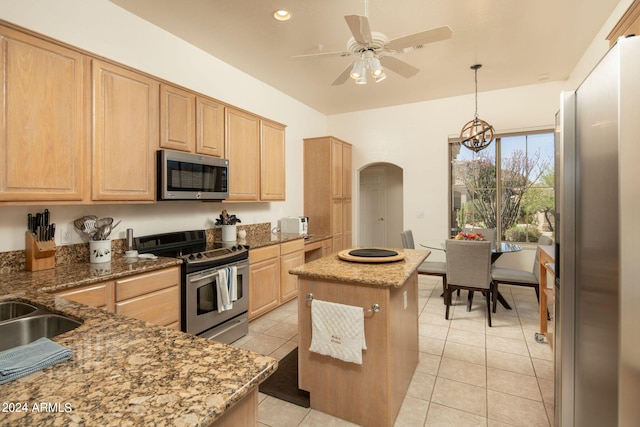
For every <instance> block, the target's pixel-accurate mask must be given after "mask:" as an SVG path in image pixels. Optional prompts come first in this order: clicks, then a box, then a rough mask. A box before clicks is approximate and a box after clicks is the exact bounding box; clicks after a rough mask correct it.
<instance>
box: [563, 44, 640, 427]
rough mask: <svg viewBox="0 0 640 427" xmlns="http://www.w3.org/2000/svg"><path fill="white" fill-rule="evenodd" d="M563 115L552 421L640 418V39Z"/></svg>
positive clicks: (607, 60) (591, 79)
mask: <svg viewBox="0 0 640 427" xmlns="http://www.w3.org/2000/svg"><path fill="white" fill-rule="evenodd" d="M556 122H557V123H556V124H557V128H556V130H557V132H556V191H557V194H556V221H557V223H556V227H557V228H556V245H557V246H556V281H555V286H556V303H555V336H554V340H555V346H554V349H555V354H554V356H555V426H556V427H558V426H563V427H569V426H576V427H590V426H594V427H604V426H606V427H611V426H625V427H626V426H640V37H633V38H631V37H630V38H625V39H620V40H619V41H618V42H617V43H616V45H615V46H614V47H612V48H611V49H610V50H609V52H608V53H607V54H606V55H605V57H604V58H603V59H602V60H601V61H600V63H599V64H598V65H597V66H596V68H595V69H594V70H593V71H592V72H591V73H590V74H589V76H588V77H587V78H586V79H585V81H584V82H583V83H582V84H581V85H580V86H579V87H578V89H576V91H575V92H565V93H563V94H562V97H561V109H560V112H559V113H558V116H557V118H556Z"/></svg>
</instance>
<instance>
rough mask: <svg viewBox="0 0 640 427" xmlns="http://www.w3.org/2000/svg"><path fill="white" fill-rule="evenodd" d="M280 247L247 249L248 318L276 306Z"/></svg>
mask: <svg viewBox="0 0 640 427" xmlns="http://www.w3.org/2000/svg"><path fill="white" fill-rule="evenodd" d="M279 256H280V247H279V246H278V245H274V246H267V247H264V248H258V249H251V250H250V251H249V320H251V319H253V318H255V317H258V316H260V315H261V314H264V313H266V312H268V311H270V310H273V309H274V308H276V307H277V306H278V304H279V300H280V259H279Z"/></svg>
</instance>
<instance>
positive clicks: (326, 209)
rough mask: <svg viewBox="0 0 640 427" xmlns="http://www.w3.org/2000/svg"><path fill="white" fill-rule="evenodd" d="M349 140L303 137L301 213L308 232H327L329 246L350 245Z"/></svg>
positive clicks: (334, 249) (327, 137) (350, 168)
mask: <svg viewBox="0 0 640 427" xmlns="http://www.w3.org/2000/svg"><path fill="white" fill-rule="evenodd" d="M351 151H352V146H351V144H349V143H347V142H345V141H341V140H339V139H338V138H335V137H331V136H326V137H320V138H306V139H305V140H304V213H305V215H307V216H308V217H309V234H323V235H327V236H331V243H332V248H331V249H330V250H332V251H333V252H338V251H340V250H342V249H343V248H348V247H351V244H352V231H351V229H352V226H351V221H352V219H351V214H352V209H351V206H352V203H351V195H352V193H353V192H352V189H351V186H352V184H351V170H352V167H351Z"/></svg>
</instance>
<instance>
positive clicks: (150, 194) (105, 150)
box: [92, 60, 159, 201]
mask: <svg viewBox="0 0 640 427" xmlns="http://www.w3.org/2000/svg"><path fill="white" fill-rule="evenodd" d="M158 86H159V84H158V82H156V81H155V80H153V79H150V78H148V77H146V76H143V75H142V74H138V73H135V72H133V71H130V70H127V69H125V68H122V67H118V66H116V65H112V64H109V63H106V62H102V61H97V60H94V61H93V96H94V99H93V109H94V114H95V119H94V130H93V185H92V197H93V200H100V201H102V200H112V201H117V200H123V201H153V200H155V176H156V174H155V161H154V159H155V155H156V154H155V153H156V150H157V149H158V128H159V125H158V121H159V114H158V104H159V98H158V97H159V95H158V90H159V89H158Z"/></svg>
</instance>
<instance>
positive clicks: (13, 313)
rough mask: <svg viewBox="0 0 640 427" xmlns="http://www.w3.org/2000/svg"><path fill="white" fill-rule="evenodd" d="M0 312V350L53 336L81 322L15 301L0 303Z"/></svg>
mask: <svg viewBox="0 0 640 427" xmlns="http://www.w3.org/2000/svg"><path fill="white" fill-rule="evenodd" d="M0 313H1V315H2V318H1V319H0V351H4V350H8V349H10V348H13V347H17V346H20V345H25V344H29V343H31V342H33V341H35V340H37V339H39V338H42V337H47V338H53V337H55V336H57V335H60V334H64V333H65V332H69V331H71V330H73V329H75V328H77V327H78V326H80V325H81V324H82V322H81V321H78V320H75V319H72V318H70V317H66V316H61V315H59V314H54V313H51V312H49V311H48V310H46V309H44V308H41V307H35V306H32V305H31V304H27V303H23V302H17V301H9V302H3V303H0ZM5 316H6V317H5Z"/></svg>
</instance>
